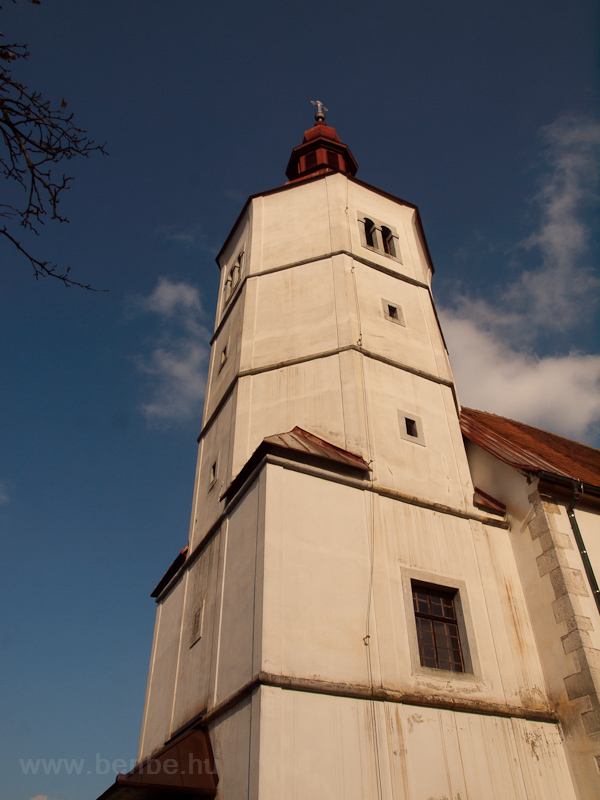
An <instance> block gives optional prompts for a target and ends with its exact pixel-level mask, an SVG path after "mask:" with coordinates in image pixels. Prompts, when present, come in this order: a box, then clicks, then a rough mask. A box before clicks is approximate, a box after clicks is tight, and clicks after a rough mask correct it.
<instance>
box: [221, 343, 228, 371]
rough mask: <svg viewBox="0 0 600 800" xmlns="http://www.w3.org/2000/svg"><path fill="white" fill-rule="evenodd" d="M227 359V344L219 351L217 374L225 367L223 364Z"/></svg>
mask: <svg viewBox="0 0 600 800" xmlns="http://www.w3.org/2000/svg"><path fill="white" fill-rule="evenodd" d="M228 358H229V342H227V344H226V345H225V347H224V348H223V349H222V350H221V360H220V361H219V372H220V371H221V370H222V369H223V367H224V366H225V362H226V361H227V359H228Z"/></svg>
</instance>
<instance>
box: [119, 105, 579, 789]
mask: <svg viewBox="0 0 600 800" xmlns="http://www.w3.org/2000/svg"><path fill="white" fill-rule="evenodd" d="M356 171H357V164H356V161H355V160H354V158H353V156H352V154H351V152H350V150H349V148H348V147H347V146H346V145H345V144H343V143H342V142H341V141H340V139H339V138H338V135H337V133H336V131H335V129H334V128H332V127H330V126H329V125H327V124H326V122H325V115H324V110H323V109H322V106H321V105H320V104H319V106H318V112H317V114H316V118H315V125H314V126H313V127H312V128H310V130H307V131H306V132H305V135H304V139H303V141H302V143H301V144H300V145H299V146H298V147H296V148H295V149H294V150H293V152H292V155H291V158H290V161H289V164H288V167H287V172H286V174H287V177H288V182H287V183H286V184H285V185H283V186H280V187H278V188H276V189H273V190H270V191H266V192H263V193H261V194H257V195H254V196H252V197H250V199H249V200H248V201H247V203H246V205H245V206H244V208H243V210H242V212H241V214H240V216H239V217H238V219H237V221H236V223H235V225H234V226H233V229H232V230H231V233H230V234H229V236H228V238H227V240H226V242H225V244H224V245H223V247H222V249H221V252H220V253H219V255H218V257H217V262H218V266H219V269H220V271H221V282H220V290H219V300H218V304H217V316H216V323H215V330H214V334H213V337H212V342H211V344H212V351H211V359H210V367H209V378H208V386H207V391H206V400H205V408H204V416H203V420H202V429H201V431H200V435H199V438H198V443H199V450H198V466H197V471H196V480H195V489H194V496H193V507H192V516H191V525H190V532H189V541H188V544H187V547H186V548H184V550H182V551H181V553H180V554H179V556H178V557H177V559H176V560H175V562H174V563H173V565H172V566H171V567H170V568H169V570H168V571H167V573H166V574H165V576H164V577H163V579H162V580H161V581H160V583H159V584H158V586H157V587H156V589H155V591H154V596H155V598H156V602H157V606H158V609H157V618H156V628H155V634H154V643H153V649H152V656H151V664H150V672H149V679H148V688H147V695H146V703H145V710H144V715H143V722H142V731H141V739H140V748H139V759H140V760H139V766H138V768H136V770H133V771H132V772H131V773H129V775H127V776H122V777H120V778H119V780H118V781H117V784H116V785H115V786H116V789H115V791H116V792H117V794H118V793H119V792H120V791H125V790H128V791H133V790H135V791H137V792H138V794H135V792H134V795H122V796H123V797H125V796H136V797H140V798H154V797H167V796H168V797H188V798H189V797H196V796H197V797H216V798H218V799H219V800H242V798H248V800H282V798H290V799H291V798H299V799H301V800H305V799H307V798H313V797H320V798H336V799H337V798H339V800H342V799H343V800H364V798H377V799H378V800H383V799H384V798H385V800H408V799H409V798H410V800H426V798H442V797H445V798H448V800H450V798H452V800H458V798H460V799H461V800H467V798H470V797H472V798H478V800H480V799H481V798H498V799H499V800H500V798H502V800H504V799H505V798H519V799H520V798H523V800H525V798H529V799H530V800H531V798H544V800H549V799H550V798H556V800H559V799H560V800H570V799H571V798H573V799H574V798H576V797H583V795H580V794H577V793H576V790H575V789H574V787H573V783H572V780H571V775H570V771H569V766H568V763H567V758H566V755H565V751H564V749H563V743H562V739H561V735H560V732H559V728H558V726H557V721H558V718H557V715H556V713H555V711H554V710H553V708H552V707H551V704H550V702H549V700H548V697H547V694H546V691H545V688H544V687H545V679H544V674H543V667H542V663H541V660H540V656H539V654H538V650H537V648H536V647H535V646H534V645H533V641H534V637H533V633H532V624H531V621H530V616H529V612H528V606H527V603H526V598H525V595H524V591H523V589H522V585H521V580H520V578H519V572H518V568H517V564H516V562H515V556H514V554H513V549H512V547H511V543H510V540H509V531H508V523H507V521H506V518H505V515H504V513H503V510H502V508H501V507H499V506H497V505H496V506H494V503H493V501H492V500H491V499H488V500H489V502H486V500H485V498H484V499H482V498H481V497H479V501H478V502H477V505H475V504H474V489H473V484H472V481H471V474H470V470H469V464H468V462H467V457H466V453H465V446H464V443H463V439H462V436H461V429H460V424H459V404H458V399H457V395H456V391H455V387H454V382H453V377H452V372H451V369H450V364H449V360H448V354H447V352H446V347H445V344H444V338H443V335H442V331H441V329H440V325H439V322H438V319H437V316H436V311H435V306H434V302H433V298H432V294H431V288H430V287H431V278H432V275H433V265H432V262H431V257H430V254H429V251H428V248H427V243H426V240H425V236H424V233H423V228H422V225H421V220H420V216H419V212H418V209H417V207H416V206H415V205H413V204H412V203H409V202H407V201H405V200H401V199H400V198H398V197H395V196H394V195H392V194H389V193H388V192H386V191H382V190H381V189H378V188H376V187H373V186H370V185H368V184H366V183H364V182H362V181H361V180H359V179H358V178H356V177H355V174H356ZM168 760H171V761H172V762H173V763H174V764H175V765H176V766H174V767H173V768H172V770H171V772H169V770H168V769H167V766H166V765H167V762H168ZM152 765H154V766H152ZM153 792H154V794H153ZM113 794H114V792H113ZM107 796H108V794H107Z"/></svg>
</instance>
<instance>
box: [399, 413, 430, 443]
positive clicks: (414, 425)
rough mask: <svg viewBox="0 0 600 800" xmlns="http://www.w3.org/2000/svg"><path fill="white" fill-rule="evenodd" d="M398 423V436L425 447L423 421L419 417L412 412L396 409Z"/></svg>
mask: <svg viewBox="0 0 600 800" xmlns="http://www.w3.org/2000/svg"><path fill="white" fill-rule="evenodd" d="M398 423H399V425H400V436H401V437H402V438H403V439H405V440H406V441H407V442H413V444H420V445H422V446H423V447H425V436H424V434H423V430H424V428H423V421H422V420H421V417H419V416H418V415H417V414H414V413H412V412H406V411H398Z"/></svg>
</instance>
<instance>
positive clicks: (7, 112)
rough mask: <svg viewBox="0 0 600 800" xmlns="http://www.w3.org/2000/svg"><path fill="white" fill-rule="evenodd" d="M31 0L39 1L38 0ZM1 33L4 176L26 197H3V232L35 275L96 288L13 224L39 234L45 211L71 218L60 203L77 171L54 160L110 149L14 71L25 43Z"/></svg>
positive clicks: (0, 161)
mask: <svg viewBox="0 0 600 800" xmlns="http://www.w3.org/2000/svg"><path fill="white" fill-rule="evenodd" d="M29 2H33V3H35V4H36V5H39V0H29ZM0 10H2V6H0ZM2 38H3V34H2V33H0V176H3V177H4V178H6V180H7V181H13V189H14V190H16V191H17V192H18V191H20V192H21V194H22V202H16V201H15V200H12V198H11V200H12V202H8V203H0V220H4V221H5V222H4V224H3V225H0V236H3V237H5V238H6V239H7V240H8V241H10V242H12V244H13V245H14V246H15V248H16V249H17V251H18V252H19V253H21V254H22V255H23V256H24V257H25V259H26V260H28V261H29V263H30V265H31V267H32V268H33V272H34V276H35V278H36V279H38V278H41V277H52V278H58V280H60V281H62V282H63V283H64V285H65V286H80V287H82V288H84V289H90V290H92V291H98V290H95V289H93V287H92V286H90V285H84V284H82V283H79V282H78V281H75V280H73V279H72V278H71V277H70V276H69V272H70V269H71V268H70V267H67V268H66V269H59V267H58V266H57V265H56V264H54V263H52V262H50V261H45V260H43V259H40V258H36V257H35V256H34V255H33V254H32V253H31V252H30V250H29V249H28V248H27V247H25V246H23V245H22V244H21V242H20V241H19V239H18V238H17V237H16V236H15V233H14V232H13V231H12V230H11V229H10V228H9V225H20V226H21V227H23V228H24V229H25V230H26V231H30V232H33V233H35V234H38V235H39V233H40V226H42V225H43V224H44V222H45V218H46V217H47V218H49V219H53V220H58V222H68V221H69V220H68V219H67V217H65V216H64V215H63V214H61V213H60V212H59V203H60V200H61V199H62V194H63V192H64V191H65V190H67V189H68V188H69V184H70V182H71V181H72V180H73V177H72V176H69V175H66V174H64V173H62V174H57V171H56V169H55V168H56V165H57V164H60V162H62V161H70V160H71V159H72V158H75V157H76V156H84V157H86V158H87V157H88V156H89V155H90V153H93V152H95V151H99V152H100V153H102V154H103V155H106V151H105V149H104V145H98V144H96V143H95V142H94V141H93V140H92V139H89V138H88V136H87V133H86V131H84V130H83V129H82V128H79V127H78V126H77V125H75V123H74V122H73V114H67V113H66V110H65V109H66V107H67V103H66V102H65V100H63V101H62V102H61V104H60V107H59V108H57V109H56V108H53V107H52V106H51V105H50V103H49V102H48V101H47V100H44V98H43V97H42V95H41V94H40V93H39V92H35V91H31V90H29V89H27V88H26V87H25V86H23V84H21V83H20V82H19V81H17V80H16V79H15V78H14V77H13V75H12V70H11V67H12V65H13V64H14V63H15V62H17V61H19V60H21V59H26V58H28V56H29V53H28V51H27V46H26V45H20V44H4V43H3V42H2ZM14 184H16V187H15V185H14ZM19 187H20V189H19Z"/></svg>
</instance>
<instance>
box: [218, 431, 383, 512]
mask: <svg viewBox="0 0 600 800" xmlns="http://www.w3.org/2000/svg"><path fill="white" fill-rule="evenodd" d="M294 432H295V433H296V435H303V438H307V439H308V440H309V441H311V442H312V440H313V439H314V440H315V441H314V445H317V446H318V447H319V449H318V450H317V448H316V447H315V449H314V450H313V451H311V450H310V449H305V448H302V449H300V448H299V447H292V446H290V445H289V444H281V443H280V442H279V441H274V440H275V439H280V437H285V436H287V435H291V434H293V433H294ZM284 441H285V439H284ZM269 450H278V451H283V452H284V453H285V455H286V457H288V458H290V457H293V455H294V454H295V455H296V457H298V456H301V457H304V458H316V459H319V460H323V461H326V462H329V464H330V465H332V464H338V465H340V466H343V467H347V468H348V469H351V470H359V471H360V472H370V471H371V468H370V467H369V465H368V464H367V462H366V461H365V460H364V459H363V458H362V456H358V455H356V454H355V453H350V452H349V451H348V450H343V449H342V448H341V447H336V445H333V444H331V443H330V442H327V441H325V439H321V438H320V437H319V436H316V435H315V434H314V433H310V432H309V431H305V430H304V429H303V428H300V427H298V426H296V427H295V428H293V429H292V430H291V431H286V432H285V433H277V434H272V435H271V436H266V437H265V438H264V439H263V440H262V442H261V443H260V444H259V445H258V447H257V448H256V450H255V451H254V452H253V453H252V455H251V456H250V458H249V459H248V460H247V461H246V463H245V464H244V466H243V467H242V468H241V470H240V471H239V472H238V474H237V475H236V476H235V478H233V480H232V481H231V483H230V484H229V486H227V488H226V489H225V490H224V491H223V492H222V493H221V495H220V497H219V500H224V499H226V498H227V497H230V496H231V495H232V493H234V492H235V491H236V488H237V487H239V486H241V485H242V484H243V483H244V482H245V479H246V477H247V475H248V474H249V473H250V472H251V471H252V469H253V468H254V466H255V465H256V463H257V462H258V461H259V460H260V458H261V457H262V455H263V454H264V453H266V452H268V451H269ZM330 468H331V467H330Z"/></svg>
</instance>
